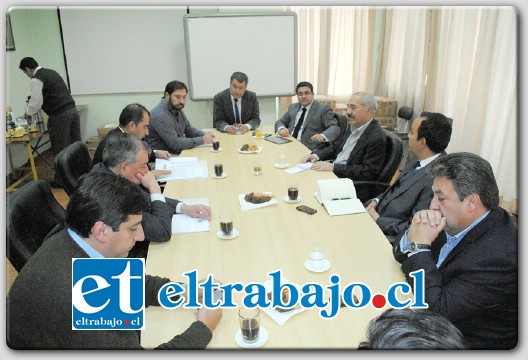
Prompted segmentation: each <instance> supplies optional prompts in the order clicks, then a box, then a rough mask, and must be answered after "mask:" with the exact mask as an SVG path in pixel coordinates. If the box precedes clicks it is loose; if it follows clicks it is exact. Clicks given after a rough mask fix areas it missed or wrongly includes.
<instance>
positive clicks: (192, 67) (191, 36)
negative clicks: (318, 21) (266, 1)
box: [184, 12, 297, 100]
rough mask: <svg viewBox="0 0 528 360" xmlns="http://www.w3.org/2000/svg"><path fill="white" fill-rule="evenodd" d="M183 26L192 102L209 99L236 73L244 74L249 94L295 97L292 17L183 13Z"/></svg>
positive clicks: (286, 14)
mask: <svg viewBox="0 0 528 360" xmlns="http://www.w3.org/2000/svg"><path fill="white" fill-rule="evenodd" d="M184 26H185V48H186V54H187V64H188V67H187V69H188V71H187V78H188V81H189V84H188V85H189V92H190V96H191V99H192V100H208V99H212V98H213V97H214V95H215V94H217V93H218V92H220V91H222V90H224V89H226V88H228V87H229V79H230V77H231V75H232V74H233V73H234V72H235V71H241V72H243V73H245V74H246V75H247V76H248V78H249V82H248V87H247V88H248V90H251V91H254V92H256V93H257V96H259V97H263V96H286V95H293V94H294V93H295V85H297V16H296V14H295V13H293V12H277V13H269V14H268V13H266V14H263V13H261V14H233V15H226V14H220V15H219V14H214V15H206V14H187V15H185V17H184Z"/></svg>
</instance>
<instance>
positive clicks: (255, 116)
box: [213, 89, 260, 131]
mask: <svg viewBox="0 0 528 360" xmlns="http://www.w3.org/2000/svg"><path fill="white" fill-rule="evenodd" d="M240 103H241V104H242V113H241V114H240V120H241V121H242V123H243V124H249V125H251V127H252V128H253V129H255V128H256V127H258V126H259V125H260V111H259V102H258V99H257V94H255V93H254V92H253V91H249V90H246V92H245V93H244V95H242V98H241V99H240ZM234 123H235V111H234V109H233V103H232V102H231V93H230V92H229V89H225V90H223V91H221V92H219V93H218V94H216V95H215V97H214V104H213V126H214V127H215V128H216V129H217V130H218V131H224V128H225V127H226V126H227V125H233V124H234Z"/></svg>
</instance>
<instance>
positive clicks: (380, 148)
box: [313, 120, 387, 201]
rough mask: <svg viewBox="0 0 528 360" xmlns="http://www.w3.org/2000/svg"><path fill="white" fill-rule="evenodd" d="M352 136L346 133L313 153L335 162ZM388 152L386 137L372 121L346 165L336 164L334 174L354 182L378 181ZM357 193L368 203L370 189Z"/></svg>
mask: <svg viewBox="0 0 528 360" xmlns="http://www.w3.org/2000/svg"><path fill="white" fill-rule="evenodd" d="M350 134H351V132H350V131H346V132H345V133H344V134H343V135H341V136H340V137H339V138H337V139H336V140H335V141H334V142H332V144H330V146H327V147H325V148H323V149H322V150H317V151H314V152H313V153H314V154H316V155H317V156H319V159H320V160H334V159H335V158H336V157H337V155H338V154H339V153H340V152H341V150H342V149H343V146H344V145H345V143H346V141H347V139H348V137H349V136H350ZM386 152H387V139H386V135H385V133H384V132H383V129H382V128H381V127H380V126H379V125H378V122H377V121H376V120H372V122H371V123H370V124H369V125H368V126H367V128H366V129H365V131H364V132H363V134H362V135H361V136H360V137H359V139H358V141H357V143H356V146H354V149H353V150H352V152H351V153H350V156H349V158H348V160H347V162H346V164H334V174H335V175H336V176H337V177H340V178H345V177H346V178H349V179H352V180H377V178H378V176H379V173H380V172H381V169H382V168H383V165H384V162H385V155H386ZM356 191H357V194H356V195H357V197H358V198H359V199H360V200H361V201H366V200H367V199H369V198H370V196H371V194H370V193H369V189H368V187H360V188H358V189H356Z"/></svg>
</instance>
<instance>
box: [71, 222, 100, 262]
mask: <svg viewBox="0 0 528 360" xmlns="http://www.w3.org/2000/svg"><path fill="white" fill-rule="evenodd" d="M68 234H70V236H71V237H72V239H73V240H74V241H75V242H76V243H77V245H79V246H80V247H81V249H83V250H84V252H85V253H87V254H88V256H89V257H90V258H92V259H99V258H104V256H103V255H101V254H100V253H99V252H98V251H97V250H95V249H94V248H93V247H91V246H90V245H88V243H87V242H86V241H85V240H84V239H83V238H82V237H80V236H79V234H77V233H76V232H75V231H73V230H72V229H70V228H68Z"/></svg>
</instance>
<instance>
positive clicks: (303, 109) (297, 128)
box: [292, 107, 306, 139]
mask: <svg viewBox="0 0 528 360" xmlns="http://www.w3.org/2000/svg"><path fill="white" fill-rule="evenodd" d="M304 114H306V108H305V107H303V108H302V114H301V117H300V118H299V121H297V125H295V129H294V130H293V134H292V136H293V137H294V138H296V139H297V134H299V130H300V129H301V126H302V124H303V121H304Z"/></svg>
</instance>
